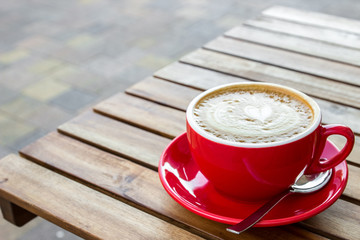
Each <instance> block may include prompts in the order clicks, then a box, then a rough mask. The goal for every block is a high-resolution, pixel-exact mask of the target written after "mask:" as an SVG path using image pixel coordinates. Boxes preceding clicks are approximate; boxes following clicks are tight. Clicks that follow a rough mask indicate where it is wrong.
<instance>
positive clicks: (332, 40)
mask: <svg viewBox="0 0 360 240" xmlns="http://www.w3.org/2000/svg"><path fill="white" fill-rule="evenodd" d="M244 24H245V25H250V26H252V27H256V28H262V29H267V30H270V31H274V32H281V33H284V34H289V35H293V36H297V37H302V38H308V39H313V40H317V41H322V42H326V43H329V44H335V45H339V46H344V47H348V48H352V49H355V50H359V49H360V39H359V37H358V35H355V34H351V33H345V32H342V33H341V32H339V31H334V30H332V29H325V28H321V27H317V26H311V25H303V24H299V23H295V22H289V21H285V20H282V19H276V18H270V17H266V16H264V17H259V18H256V19H253V20H247V21H246V22H244Z"/></svg>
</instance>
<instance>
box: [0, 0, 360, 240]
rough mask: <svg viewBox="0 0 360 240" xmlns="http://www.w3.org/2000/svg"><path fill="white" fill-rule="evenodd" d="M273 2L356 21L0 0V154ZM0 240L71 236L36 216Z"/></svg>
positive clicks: (258, 4) (185, 4) (98, 0)
mask: <svg viewBox="0 0 360 240" xmlns="http://www.w3.org/2000/svg"><path fill="white" fill-rule="evenodd" d="M273 5H284V6H290V7H296V8H300V9H304V10H311V11H318V12H323V13H328V14H333V15H338V16H343V17H348V18H355V19H359V20H360V14H359V12H360V2H359V1H358V0H343V1H340V2H339V1H336V0H318V1H311V0H293V1H289V0H267V1H263V0H246V1H241V0H222V1H219V0H216V1H215V0H212V1H207V0H152V1H150V0H117V1H115V0H71V1H70V0H62V1H49V0H27V1H26V0H15V1H7V0H0V157H3V156H5V155H7V154H8V153H10V152H17V151H18V150H19V149H21V148H22V147H24V146H25V145H27V144H28V143H30V142H32V141H34V140H36V139H37V138H39V137H41V136H43V135H44V134H46V133H48V132H49V131H53V130H55V129H56V127H57V126H58V125H59V124H61V123H63V122H65V121H66V120H68V119H70V118H72V117H73V116H75V115H77V114H78V113H79V112H81V111H82V110H84V109H86V108H88V107H89V106H91V105H93V104H94V103H96V102H99V101H100V100H102V99H104V98H107V97H109V96H111V95H112V94H114V93H116V92H119V91H123V90H124V89H125V88H127V87H128V86H130V85H132V84H133V83H135V82H137V81H140V80H142V79H143V78H144V77H146V76H149V75H151V74H152V73H153V72H154V71H155V70H157V69H159V68H161V67H163V66H165V65H167V64H169V63H171V62H173V61H175V60H177V59H178V58H179V57H181V56H183V55H184V54H186V53H188V52H190V51H192V50H194V49H196V48H198V47H200V46H202V45H203V44H204V43H206V42H207V41H209V40H211V39H213V38H215V37H216V36H218V35H220V34H221V33H223V32H224V31H226V30H228V29H230V28H231V27H233V26H235V25H237V24H239V23H241V21H243V20H246V19H249V18H254V17H256V16H258V15H259V14H260V13H261V11H262V10H263V9H265V8H268V7H270V6H273ZM0 239H1V240H15V239H19V240H20V239H21V240H32V239H34V240H35V239H36V240H43V239H44V240H45V239H46V240H51V239H79V238H77V237H76V236H74V235H73V234H71V233H69V232H66V231H64V230H62V229H61V228H58V227H56V226H55V225H53V224H51V223H49V222H47V221H45V220H43V219H40V218H37V219H36V220H34V221H32V222H30V223H29V224H27V225H26V226H24V227H22V228H17V227H14V226H12V225H11V224H9V223H7V222H5V221H4V220H3V219H1V220H0Z"/></svg>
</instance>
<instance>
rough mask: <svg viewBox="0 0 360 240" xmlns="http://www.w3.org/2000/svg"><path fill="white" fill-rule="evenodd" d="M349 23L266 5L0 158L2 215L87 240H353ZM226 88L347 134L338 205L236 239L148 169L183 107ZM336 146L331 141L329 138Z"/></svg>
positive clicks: (357, 126)
mask: <svg viewBox="0 0 360 240" xmlns="http://www.w3.org/2000/svg"><path fill="white" fill-rule="evenodd" d="M359 66H360V22H357V21H354V20H350V19H345V18H340V17H335V16H329V15H324V14H320V13H312V12H303V11H300V10H296V9H289V8H284V7H273V8H270V9H267V10H265V11H264V12H263V14H262V16H260V17H259V18H257V19H255V20H250V21H247V22H245V23H244V24H243V25H240V26H237V27H235V28H233V29H231V30H230V31H228V32H226V33H225V34H224V35H223V36H220V37H218V38H216V39H215V40H213V41H211V42H209V43H207V44H206V45H205V46H204V47H203V48H200V49H197V50H195V51H194V52H192V53H190V54H188V55H186V56H184V57H183V58H181V59H180V61H178V62H175V63H173V64H171V65H169V66H167V67H165V68H163V69H161V70H159V71H158V72H156V73H155V74H154V76H153V77H149V78H147V79H145V80H143V81H141V82H139V83H137V84H135V85H134V86H132V87H130V88H129V89H127V90H126V92H125V93H119V94H117V95H115V96H113V97H111V98H109V99H107V100H105V101H103V102H101V103H99V104H98V105H96V106H94V107H93V108H92V109H90V110H88V111H87V112H84V113H83V114H81V115H79V116H78V117H76V118H74V119H72V120H70V121H69V122H66V123H65V124H63V125H61V126H59V127H58V130H57V131H56V132H51V133H50V134H48V135H47V136H45V137H43V138H41V139H39V140H38V141H36V142H34V143H32V144H30V145H29V146H27V147H25V148H24V149H22V150H21V151H20V156H17V155H9V156H7V157H5V158H3V159H2V160H1V161H0V196H1V198H2V200H1V209H2V211H3V215H4V217H5V218H6V219H7V220H8V221H10V222H13V223H14V224H16V225H22V224H24V223H26V222H27V221H29V220H31V219H32V218H34V217H35V216H36V215H37V216H41V217H43V218H45V219H47V220H49V221H51V222H53V223H55V224H57V225H59V226H61V227H62V228H65V229H67V230H69V231H71V232H73V233H75V234H77V235H79V236H81V237H83V238H87V239H197V238H206V239H263V238H267V239H304V238H309V239H323V238H340V239H360V206H359V205H360V186H359V182H360V177H359V176H360V148H359V145H360V141H359V134H360V68H359ZM237 81H263V82H273V83H279V84H284V85H287V86H290V87H294V88H296V89H298V90H301V91H303V92H305V93H307V94H308V95H310V96H312V97H313V98H314V99H315V100H316V101H317V102H318V103H319V105H320V107H321V108H322V111H323V122H324V123H325V124H327V123H343V124H345V125H348V126H350V127H351V128H352V129H353V131H354V132H355V134H356V145H355V147H354V150H353V152H352V154H351V155H350V156H349V157H348V159H347V161H348V167H349V180H348V184H347V187H346V189H345V191H344V193H343V195H342V196H341V198H340V199H339V200H338V201H336V202H335V204H334V205H332V206H331V207H330V208H328V209H327V210H325V211H324V212H322V213H320V214H318V215H317V216H315V217H312V218H310V219H307V220H305V221H303V222H300V223H296V224H292V225H286V226H282V227H272V228H253V229H250V230H248V231H246V232H245V233H243V234H241V235H240V236H238V235H234V234H232V233H229V232H227V231H226V230H225V228H226V225H225V224H221V223H218V222H214V221H211V220H208V219H205V218H202V217H200V216H198V215H196V214H194V213H192V212H190V211H188V210H186V209H185V208H183V207H181V206H180V205H179V204H178V203H176V202H175V201H174V200H173V199H172V198H171V197H170V196H169V195H168V194H167V193H166V192H165V190H164V189H163V187H162V185H161V183H160V180H159V177H158V174H157V166H158V162H159V158H160V155H161V153H162V152H163V150H164V148H165V147H166V146H167V145H168V144H169V143H170V141H171V140H172V139H173V138H174V137H175V136H178V135H180V134H181V133H183V132H184V131H185V109H186V107H187V105H188V103H189V101H190V100H191V99H192V98H193V97H195V96H196V95H197V94H199V93H200V92H201V91H203V90H205V89H208V88H210V87H213V86H216V85H219V84H223V83H229V82H237ZM44 114H45V113H44ZM333 141H334V142H335V143H336V144H341V139H340V138H339V139H338V138H334V139H333Z"/></svg>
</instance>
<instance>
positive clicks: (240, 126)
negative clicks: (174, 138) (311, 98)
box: [193, 85, 314, 143]
mask: <svg viewBox="0 0 360 240" xmlns="http://www.w3.org/2000/svg"><path fill="white" fill-rule="evenodd" d="M193 117H194V120H195V122H196V124H197V125H198V126H199V127H200V128H202V129H203V130H205V131H206V132H207V133H208V134H211V135H213V136H215V137H217V138H221V139H224V140H227V141H231V142H239V143H271V142H279V141H282V140H285V139H288V138H291V137H293V136H296V135H298V134H300V133H302V132H304V131H305V130H306V129H308V128H309V127H310V126H311V124H312V123H313V121H314V113H313V109H312V108H311V106H310V105H309V104H308V103H307V102H306V101H305V100H304V99H302V98H301V97H300V96H297V95H295V94H294V93H291V92H286V91H285V90H282V89H277V88H276V87H273V88H270V87H264V86H256V85H248V86H246V87H241V88H239V87H237V86H232V87H231V86H230V87H228V88H223V89H219V90H217V91H214V92H211V93H210V94H208V95H206V96H205V97H203V98H202V99H201V100H200V101H198V103H197V104H196V105H195V107H194V110H193Z"/></svg>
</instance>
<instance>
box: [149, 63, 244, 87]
mask: <svg viewBox="0 0 360 240" xmlns="http://www.w3.org/2000/svg"><path fill="white" fill-rule="evenodd" d="M154 76H155V77H157V78H163V79H166V80H168V81H171V82H175V83H179V84H182V85H186V86H190V87H192V88H196V89H199V90H204V89H208V88H212V87H216V86H218V85H221V84H225V83H233V82H244V81H248V80H246V79H242V78H240V77H234V76H231V75H226V74H223V73H219V72H215V71H209V70H207V69H204V68H199V67H195V66H192V65H188V64H184V63H181V62H174V63H172V64H169V65H167V66H166V67H164V68H162V69H160V70H158V71H157V72H155V73H154Z"/></svg>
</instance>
